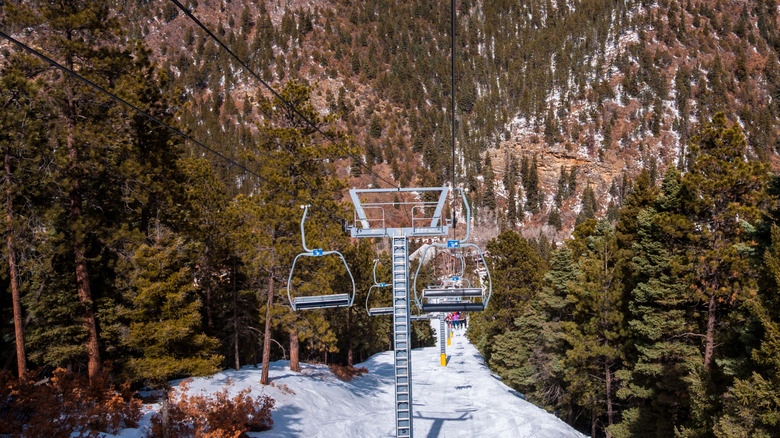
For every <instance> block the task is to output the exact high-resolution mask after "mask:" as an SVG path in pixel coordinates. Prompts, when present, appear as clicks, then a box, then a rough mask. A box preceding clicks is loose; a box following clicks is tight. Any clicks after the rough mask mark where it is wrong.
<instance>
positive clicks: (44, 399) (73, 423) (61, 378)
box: [0, 368, 141, 437]
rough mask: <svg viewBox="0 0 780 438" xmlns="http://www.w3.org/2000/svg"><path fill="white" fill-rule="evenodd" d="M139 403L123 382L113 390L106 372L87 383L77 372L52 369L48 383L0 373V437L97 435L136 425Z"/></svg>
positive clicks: (127, 385)
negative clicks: (23, 381)
mask: <svg viewBox="0 0 780 438" xmlns="http://www.w3.org/2000/svg"><path fill="white" fill-rule="evenodd" d="M140 417H141V401H140V400H137V399H134V398H133V392H132V391H130V386H129V384H123V385H121V386H120V387H119V389H116V388H115V387H114V386H113V385H112V384H111V382H110V378H109V375H108V373H103V374H101V375H100V376H99V377H98V378H97V379H96V380H95V382H93V384H92V385H90V384H89V381H88V380H87V379H86V378H85V377H83V376H80V375H78V374H74V373H71V372H70V371H67V370H64V369H61V368H58V369H57V370H55V371H54V373H53V376H52V377H51V378H49V379H46V380H44V381H41V382H38V383H31V382H25V383H20V382H19V381H18V380H17V379H16V377H14V376H12V375H11V374H10V373H0V434H2V435H5V434H9V435H17V436H18V435H21V436H31V437H38V436H46V437H70V436H72V434H74V433H76V434H78V436H97V435H98V433H99V432H108V433H116V432H117V431H119V430H120V429H122V428H125V427H136V426H137V424H138V420H139V418H140Z"/></svg>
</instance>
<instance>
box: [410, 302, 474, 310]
mask: <svg viewBox="0 0 780 438" xmlns="http://www.w3.org/2000/svg"><path fill="white" fill-rule="evenodd" d="M483 310H485V305H484V304H482V303H423V304H422V311H423V312H482V311H483Z"/></svg>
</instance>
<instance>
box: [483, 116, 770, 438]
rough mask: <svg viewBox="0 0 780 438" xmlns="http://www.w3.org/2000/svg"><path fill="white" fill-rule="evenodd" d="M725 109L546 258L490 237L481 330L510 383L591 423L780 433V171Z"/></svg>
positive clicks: (666, 430)
mask: <svg viewBox="0 0 780 438" xmlns="http://www.w3.org/2000/svg"><path fill="white" fill-rule="evenodd" d="M746 147H747V145H746V141H745V137H744V135H743V133H742V130H741V128H740V126H739V125H738V124H736V123H735V124H732V125H730V126H729V124H728V123H727V122H726V120H725V116H724V115H723V114H722V113H720V114H717V115H715V116H714V118H713V119H712V120H711V122H709V123H707V124H704V125H703V126H701V127H700V128H699V129H698V131H697V132H696V133H695V135H694V136H693V137H692V138H691V142H690V144H689V148H688V153H687V155H686V157H685V160H683V161H684V164H682V165H681V166H680V167H678V166H674V165H672V166H669V167H668V169H667V170H666V172H665V173H664V175H663V178H662V179H661V181H660V183H659V184H656V183H655V182H651V178H650V172H649V171H648V169H645V170H642V171H641V173H640V174H639V175H638V176H637V178H636V179H635V181H634V183H633V185H632V189H631V190H630V192H629V193H627V195H626V198H625V201H624V202H623V205H622V207H621V208H620V209H619V211H618V213H617V217H616V218H615V219H614V220H610V219H609V218H607V217H605V218H603V219H601V220H597V219H593V218H585V219H584V220H582V221H581V223H579V225H578V226H577V227H576V228H575V231H574V234H573V236H572V238H571V239H570V240H568V241H566V242H565V243H564V244H563V245H562V246H561V247H560V248H557V249H556V250H554V251H553V252H552V253H551V254H550V255H549V256H546V257H543V256H540V255H539V252H538V251H535V250H534V248H533V246H532V245H530V244H529V242H527V241H526V240H525V239H523V238H522V237H521V236H520V235H519V234H517V233H516V232H514V231H511V230H509V231H505V232H504V233H502V234H501V235H499V236H498V237H497V238H495V239H494V240H492V241H491V242H490V243H489V244H488V251H489V252H490V254H491V256H492V259H491V262H492V266H493V278H494V282H495V284H494V287H493V290H494V295H495V296H494V297H493V298H492V299H491V301H490V305H489V306H488V309H486V311H485V312H484V313H481V314H475V315H473V316H472V323H471V324H470V326H469V336H470V338H471V339H472V341H473V342H474V343H475V345H476V346H477V347H478V348H479V350H480V352H481V353H482V354H483V355H484V357H485V359H486V361H487V363H488V364H489V366H490V367H491V369H493V370H494V371H496V372H497V373H498V374H499V375H501V377H502V378H503V380H504V382H506V383H507V384H509V385H510V386H512V387H514V388H516V389H517V390H519V391H521V392H522V393H524V394H525V395H526V396H527V398H528V400H530V401H532V402H534V403H536V404H538V405H540V406H543V407H545V408H546V409H548V410H550V411H552V412H555V413H556V414H557V415H558V416H560V417H561V418H563V419H564V420H566V421H567V422H568V423H570V424H572V425H574V426H575V427H577V428H579V429H581V430H582V431H584V432H587V433H590V434H591V436H594V437H597V436H608V437H638V436H648V437H650V436H653V437H655V436H684V437H710V436H717V437H737V436H761V437H771V436H777V431H778V426H780V424H778V418H780V417H779V416H778V414H779V413H780V403H778V399H777V394H778V393H780V392H778V391H780V366H778V364H779V363H778V359H777V358H778V357H780V350H778V345H779V344H778V333H779V332H778V327H779V324H780V313H779V312H780V308H779V307H778V292H779V289H778V276H777V275H778V266H779V265H778V264H777V257H778V251H780V228H778V220H780V216H778V205H779V204H778V202H779V201H780V198H778V195H780V192H778V187H780V185H778V184H780V179H778V177H777V176H774V175H772V174H770V172H769V169H768V166H767V165H765V164H762V163H760V162H757V161H749V160H747V159H746V158H745V151H746Z"/></svg>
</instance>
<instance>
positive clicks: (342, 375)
mask: <svg viewBox="0 0 780 438" xmlns="http://www.w3.org/2000/svg"><path fill="white" fill-rule="evenodd" d="M328 368H330V371H331V372H332V373H333V374H334V375H335V376H336V377H338V378H339V380H343V381H345V382H350V381H352V379H354V378H356V377H360V376H362V375H363V374H365V373H367V372H368V370H367V369H365V368H364V367H360V368H355V367H350V366H342V365H336V364H330V365H328Z"/></svg>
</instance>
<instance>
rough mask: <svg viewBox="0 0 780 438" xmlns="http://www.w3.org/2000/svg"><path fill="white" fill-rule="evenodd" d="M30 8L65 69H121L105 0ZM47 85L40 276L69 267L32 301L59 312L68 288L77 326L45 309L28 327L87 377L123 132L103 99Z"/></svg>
mask: <svg viewBox="0 0 780 438" xmlns="http://www.w3.org/2000/svg"><path fill="white" fill-rule="evenodd" d="M32 6H33V7H34V8H35V9H34V10H35V12H36V14H37V15H36V16H35V17H34V19H35V23H36V26H38V27H40V26H42V25H43V23H45V26H46V30H47V31H46V32H41V33H39V34H38V35H39V41H38V44H40V45H42V46H45V47H47V48H48V49H49V54H51V55H52V56H53V57H54V58H56V59H59V60H60V61H61V62H62V63H63V64H64V65H65V66H66V67H68V68H70V69H72V70H77V71H78V72H79V73H80V74H81V75H85V76H87V77H90V78H91V79H93V80H95V81H97V82H98V83H99V84H101V85H103V86H106V87H109V88H110V86H111V85H113V84H114V83H115V81H116V80H117V79H119V78H121V77H122V76H123V75H124V74H127V73H129V71H130V69H131V66H132V60H131V56H130V55H131V54H130V52H129V51H127V50H123V49H122V48H121V47H120V46H119V43H120V42H119V41H118V40H117V38H116V35H117V34H118V32H117V29H118V26H117V22H116V20H115V19H113V18H111V17H110V16H109V6H108V5H107V4H105V3H96V2H89V1H82V0H68V1H64V2H51V1H44V0H38V1H35V2H33V3H32ZM47 87H48V89H47V95H48V96H50V97H51V102H52V105H53V106H54V108H55V109H56V111H57V114H58V116H59V118H58V123H57V124H55V126H54V130H55V132H56V137H57V138H59V139H61V140H60V142H61V144H60V145H59V147H57V148H56V154H57V157H56V158H55V161H54V162H55V163H57V164H58V168H57V169H56V172H57V173H58V175H57V177H56V180H57V182H58V185H59V187H58V189H57V190H58V192H59V193H61V194H62V196H61V197H59V198H57V199H55V200H53V202H52V203H51V206H50V209H49V212H48V214H47V216H48V217H49V218H51V220H52V221H53V223H49V224H47V225H48V226H50V227H52V228H53V229H56V230H58V231H59V233H61V234H55V235H54V236H53V237H52V238H51V239H49V241H47V242H46V245H47V246H48V250H49V251H51V252H52V253H56V256H55V255H53V257H52V261H54V263H56V264H57V266H56V268H55V272H54V273H46V274H43V275H47V276H48V275H52V274H54V275H55V276H59V275H63V274H65V270H66V269H70V270H71V273H70V275H69V276H68V279H67V280H66V279H65V278H62V279H58V280H57V281H58V282H59V284H57V285H56V286H55V283H54V282H50V279H48V280H46V282H47V283H48V284H49V285H51V286H54V289H53V292H54V293H53V294H52V295H50V296H47V297H46V299H45V300H42V301H41V302H38V303H36V307H38V308H39V309H42V307H41V306H43V305H45V304H44V302H45V301H47V300H55V301H59V302H60V303H61V305H63V309H62V310H64V306H65V305H66V304H65V302H69V301H70V300H72V299H73V296H72V295H71V292H70V291H72V290H74V291H75V295H76V300H77V301H78V305H75V303H73V304H69V305H70V306H72V307H71V308H70V312H67V313H66V315H67V314H68V313H70V315H80V321H79V322H80V325H81V329H80V330H78V331H73V328H74V326H73V325H72V324H73V323H75V321H73V320H72V318H73V316H66V317H65V318H61V317H58V316H57V315H56V312H57V311H58V310H57V311H54V310H53V309H45V310H43V312H41V313H40V315H41V316H44V315H46V316H48V317H51V319H50V321H51V323H52V324H51V325H49V324H48V323H45V322H44V321H40V325H39V326H38V327H36V330H35V331H36V332H37V334H40V335H42V336H43V337H40V338H39V340H41V341H43V339H44V337H47V336H49V335H51V338H52V339H51V340H53V338H58V341H59V344H53V343H51V342H47V341H43V342H40V343H39V342H37V341H36V344H37V345H39V346H40V347H41V348H42V349H43V350H44V351H41V355H42V356H43V357H49V358H50V359H54V360H56V361H58V362H59V363H60V364H63V363H71V364H72V363H74V362H77V361H78V360H79V359H80V357H83V356H82V355H85V356H86V359H87V370H88V374H89V378H90V380H91V381H92V380H94V379H95V378H96V377H97V376H98V374H99V372H100V367H101V353H100V343H99V339H98V331H97V318H96V307H97V306H96V302H98V301H100V300H101V299H102V298H105V297H104V296H102V295H103V293H104V291H107V290H108V289H109V288H107V287H104V286H105V284H104V281H107V280H108V278H110V277H108V276H107V277H102V276H100V275H96V273H97V272H98V271H101V270H102V269H105V268H108V269H110V266H109V265H110V262H109V260H108V259H109V258H110V257H108V256H103V257H101V254H102V250H103V248H104V245H105V244H106V241H107V240H109V239H110V238H111V237H110V235H109V233H107V231H108V230H109V229H110V227H108V226H106V225H107V222H109V221H110V220H111V219H114V220H115V219H116V218H118V217H119V216H120V215H119V214H118V213H119V211H120V209H121V199H122V196H121V187H122V185H121V184H119V183H114V182H116V178H115V177H116V176H117V174H118V172H116V169H117V162H116V159H117V158H118V154H116V153H115V152H116V148H117V147H118V145H120V144H122V141H121V136H122V134H123V133H122V129H121V128H118V126H117V124H115V122H114V120H112V113H113V110H114V109H115V108H116V105H115V104H113V103H112V102H111V101H110V100H109V99H108V98H106V97H104V96H102V95H100V94H99V93H97V92H96V91H94V90H92V89H91V88H89V87H87V86H86V85H82V84H80V83H77V82H76V81H75V79H72V78H71V77H70V76H67V75H61V76H57V77H53V78H52V80H51V81H49V82H48V85H47ZM101 240H103V241H102V242H101ZM66 254H68V256H67V258H66V256H65V255H66ZM68 259H69V260H68ZM74 274H75V275H74ZM73 279H75V282H74V281H73ZM93 286H97V288H93ZM95 291H100V292H101V293H97V294H96V293H95ZM55 295H57V296H56V297H55ZM47 314H48V315H47ZM55 342H57V341H55ZM79 344H81V345H83V347H78V346H77V345H79ZM55 351H57V352H55ZM55 358H56V359H55Z"/></svg>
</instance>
